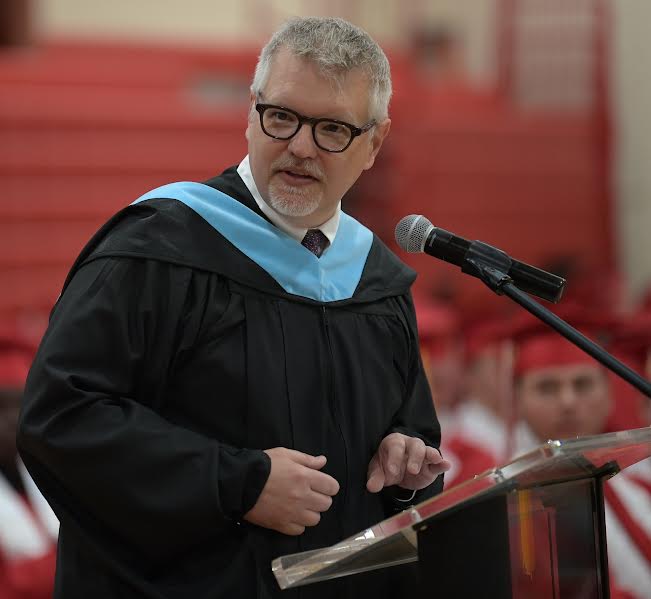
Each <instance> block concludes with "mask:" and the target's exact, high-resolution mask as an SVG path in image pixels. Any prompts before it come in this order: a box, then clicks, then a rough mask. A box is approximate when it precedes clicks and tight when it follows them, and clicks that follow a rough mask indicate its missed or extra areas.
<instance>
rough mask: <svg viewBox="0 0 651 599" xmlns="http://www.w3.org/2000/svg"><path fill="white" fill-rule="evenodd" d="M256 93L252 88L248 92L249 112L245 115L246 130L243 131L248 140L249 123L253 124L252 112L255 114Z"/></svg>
mask: <svg viewBox="0 0 651 599" xmlns="http://www.w3.org/2000/svg"><path fill="white" fill-rule="evenodd" d="M256 99H257V98H256V95H255V94H254V93H253V90H251V91H250V92H249V113H248V115H247V119H246V120H247V126H246V131H245V133H244V137H246V140H247V141H249V135H250V134H249V129H250V128H251V125H252V124H253V120H254V118H253V117H254V114H255V102H256Z"/></svg>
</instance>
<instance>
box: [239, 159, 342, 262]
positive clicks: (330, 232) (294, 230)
mask: <svg viewBox="0 0 651 599" xmlns="http://www.w3.org/2000/svg"><path fill="white" fill-rule="evenodd" d="M237 174H238V175H239V176H240V178H241V179H242V181H244V185H246V187H247V189H248V190H249V191H250V192H251V195H252V196H253V199H254V200H255V202H256V204H257V205H258V207H259V208H260V210H262V213H263V214H264V215H265V216H266V217H267V218H268V219H269V220H270V221H271V222H272V224H274V225H275V226H276V227H278V228H279V229H280V230H281V231H284V232H285V233H287V235H289V236H290V237H293V238H294V239H296V241H298V242H299V243H300V242H301V241H302V240H303V237H305V233H307V228H302V227H297V226H296V225H292V224H291V223H288V222H287V220H286V219H285V218H283V216H282V215H281V214H278V213H277V212H276V211H275V210H274V209H273V208H271V206H269V204H267V202H265V201H264V200H263V199H262V196H261V195H260V192H259V191H258V186H257V185H256V184H255V180H254V179H253V173H252V172H251V165H250V163H249V155H248V154H247V155H246V156H245V157H244V160H242V162H240V165H239V166H238V167H237ZM340 217H341V202H339V204H337V209H336V210H335V213H334V214H333V215H332V216H331V217H330V218H329V219H328V220H327V221H325V222H324V223H322V224H321V225H319V226H318V227H313V228H315V229H320V230H321V232H322V233H323V234H324V235H325V236H326V237H327V238H328V241H329V242H330V245H332V242H333V241H334V240H335V236H336V235H337V229H338V228H339V219H340ZM329 247H330V246H328V248H329ZM328 248H326V249H325V250H324V253H325V252H327V251H328Z"/></svg>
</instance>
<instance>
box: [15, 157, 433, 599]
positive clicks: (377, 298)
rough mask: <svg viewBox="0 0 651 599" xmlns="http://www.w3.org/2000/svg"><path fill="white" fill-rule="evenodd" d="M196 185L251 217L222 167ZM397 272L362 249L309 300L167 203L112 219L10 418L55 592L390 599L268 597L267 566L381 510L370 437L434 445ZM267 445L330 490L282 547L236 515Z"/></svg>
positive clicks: (271, 588) (124, 597) (379, 253)
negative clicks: (333, 295) (351, 279)
mask: <svg viewBox="0 0 651 599" xmlns="http://www.w3.org/2000/svg"><path fill="white" fill-rule="evenodd" d="M207 184H208V185H209V186H212V187H214V188H216V189H220V190H221V191H223V192H225V193H226V194H228V195H229V196H231V197H232V198H235V199H236V200H237V201H238V202H240V203H241V204H244V205H245V206H247V207H248V209H250V210H251V211H253V212H255V213H257V214H260V212H259V209H258V207H257V206H256V204H255V202H254V200H253V198H252V197H251V195H250V194H249V192H248V190H247V189H246V187H245V186H244V185H243V183H242V181H241V179H240V178H239V176H238V175H237V173H236V171H235V169H229V170H228V171H226V172H225V173H223V174H222V175H221V176H219V177H216V178H215V179H213V180H211V181H209V182H207ZM256 218H258V217H256ZM413 279H414V273H413V272H412V271H411V270H409V269H408V268H407V267H405V266H404V265H403V264H402V263H401V262H400V261H399V260H398V259H397V257H396V256H395V255H394V254H392V253H391V252H390V251H389V250H388V249H387V248H386V247H385V246H384V244H382V242H381V241H380V240H379V239H377V238H373V241H372V246H371V248H370V252H369V253H368V257H367V258H366V261H365V264H364V267H363V272H362V275H361V278H360V280H359V283H358V285H357V287H356V288H355V291H354V294H353V295H352V297H350V298H348V299H345V300H339V301H330V302H320V301H316V300H313V299H309V298H306V297H301V296H299V295H295V294H292V293H288V292H287V291H286V290H285V289H284V288H283V287H282V286H281V285H280V284H279V283H278V282H277V281H276V280H275V279H274V278H273V277H272V276H271V275H270V274H268V272H266V271H265V270H264V269H263V268H261V267H260V266H259V265H258V264H256V263H255V262H253V261H252V260H251V259H250V258H249V257H247V256H246V255H245V254H243V253H242V252H241V251H240V250H239V249H238V248H237V247H235V246H234V245H233V244H232V243H231V242H229V241H227V240H226V239H225V237H224V236H222V234H220V233H219V232H217V231H216V230H215V229H214V228H213V227H212V226H211V225H210V224H208V222H206V220H204V219H203V218H202V217H201V216H199V215H198V214H197V213H196V212H195V211H193V210H192V209H190V208H189V207H188V206H186V205H185V204H183V203H182V202H179V201H177V200H173V199H166V198H162V199H150V200H147V201H144V202H142V203H140V204H137V205H133V206H130V207H128V208H126V209H125V210H123V211H121V212H120V213H118V214H117V215H116V216H115V217H113V218H112V219H111V220H110V221H109V222H108V223H107V224H106V225H105V226H104V227H103V228H102V229H101V230H100V231H99V232H98V233H97V234H96V235H95V236H94V237H93V239H92V240H91V241H90V242H89V244H88V245H87V247H86V248H85V249H84V250H83V252H82V254H81V255H80V257H79V258H78V260H77V262H76V263H75V265H74V266H73V268H72V270H71V273H70V275H69V277H68V279H67V281H66V283H65V286H64V290H63V293H62V295H61V297H60V299H59V300H58V302H57V304H56V306H55V308H54V310H53V313H52V316H51V320H50V324H49V327H48V330H47V332H46V334H45V336H44V338H43V341H42V343H41V346H40V349H39V351H38V354H37V356H36V359H35V361H34V364H33V367H32V370H31V372H30V375H29V379H28V382H27V388H26V391H25V400H24V406H23V410H22V414H21V420H20V431H19V437H18V443H19V448H20V452H21V455H22V457H23V459H24V461H25V463H26V465H27V467H28V469H29V470H30V472H31V474H32V475H33V477H34V479H35V480H36V482H37V484H38V485H39V487H40V489H41V490H42V492H43V493H44V495H45V497H46V498H47V499H48V501H49V502H50V503H51V505H52V507H53V508H54V511H55V512H56V514H57V516H58V517H59V519H60V521H61V530H60V536H59V553H58V566H57V578H56V592H55V597H57V598H63V599H77V598H79V599H82V598H83V599H88V598H90V597H93V598H94V599H95V598H96V599H101V598H109V597H110V598H120V599H128V598H131V597H133V598H136V597H138V598H144V597H146V598H179V599H181V598H183V599H188V598H190V597H191V598H192V599H201V598H206V599H208V598H211V599H218V598H222V597H223V598H226V597H228V598H233V597H243V598H248V597H251V598H262V597H276V596H281V597H287V598H291V597H297V596H301V597H319V596H324V597H325V596H328V597H330V596H332V594H333V593H336V594H338V595H339V597H347V596H350V597H353V596H355V597H357V598H359V597H360V596H371V595H368V593H370V592H371V590H370V587H368V586H367V585H369V584H370V585H376V586H377V589H376V590H375V591H373V592H374V593H376V594H375V595H374V596H377V597H384V596H386V597H389V596H394V593H395V592H396V591H395V587H394V586H392V585H394V584H398V583H397V582H396V581H397V580H398V579H399V578H400V575H401V574H402V573H403V569H402V568H401V567H400V568H392V569H389V570H387V571H386V572H385V573H382V574H375V575H373V576H371V575H360V576H354V577H350V578H346V579H340V580H338V581H333V582H329V583H325V584H323V585H316V586H312V587H304V588H303V589H299V590H294V591H285V592H280V591H279V590H278V586H277V584H276V582H275V579H274V578H273V576H272V573H271V569H270V564H271V561H272V559H274V558H275V557H278V556H280V555H284V554H289V553H295V552H299V551H305V550H308V549H314V548H320V547H324V546H328V545H331V544H334V543H336V542H338V541H340V540H343V539H344V538H346V537H349V536H351V535H353V534H355V533H357V532H359V531H361V530H363V529H365V528H367V527H369V526H371V525H373V524H374V523H376V522H378V521H380V520H382V519H384V518H386V517H387V516H389V515H391V514H392V513H394V512H395V510H396V509H397V508H398V506H399V505H400V504H398V503H397V502H396V501H395V492H396V491H399V490H397V489H395V488H394V489H391V488H390V489H385V490H384V491H383V492H381V493H379V494H371V493H369V492H368V491H366V488H365V485H366V477H367V468H368V463H369V461H370V459H371V457H372V456H373V454H374V453H375V451H376V449H377V447H378V445H379V443H380V441H381V440H382V439H383V438H384V437H385V436H386V435H387V434H388V433H390V432H393V431H398V432H404V433H406V434H409V435H414V436H419V437H421V438H422V439H424V440H425V442H426V443H428V444H429V445H432V446H435V447H438V445H439V440H440V431H439V425H438V422H437V420H436V416H435V414H434V409H433V406H432V400H431V396H430V392H429V389H428V386H427V383H426V379H425V376H424V374H423V370H422V366H421V363H420V358H419V353H418V341H417V333H416V323H415V316H414V309H413V305H412V301H411V297H410V294H409V288H410V285H411V283H412V282H413ZM281 446H282V447H288V448H293V449H296V450H299V451H302V452H306V453H309V454H313V455H319V454H324V455H326V456H327V458H328V463H327V465H326V466H325V468H324V471H325V472H327V473H328V474H330V475H332V476H333V477H334V478H336V479H337V481H338V482H339V484H340V486H341V490H340V491H339V493H338V494H337V496H336V497H335V498H334V501H333V504H332V507H331V508H330V509H329V510H328V511H327V512H325V513H324V514H323V515H322V520H321V522H320V523H319V524H318V525H317V526H315V527H312V528H308V529H306V531H305V533H304V534H303V535H301V536H297V537H290V536H285V535H282V534H280V533H277V532H275V531H272V530H268V529H264V528H260V527H256V526H254V525H251V524H249V523H247V522H246V521H244V520H243V519H242V516H243V515H244V514H245V513H246V512H247V511H248V510H249V509H250V508H251V507H252V506H253V505H254V504H255V502H256V500H257V497H258V495H259V493H260V492H261V490H262V488H263V486H264V484H265V482H266V479H267V477H268V473H269V468H270V462H269V459H268V457H267V455H266V454H265V453H264V452H263V451H262V450H263V449H265V448H272V447H281ZM441 487H442V480H441V477H439V479H438V480H437V481H436V482H435V483H434V484H432V485H431V486H430V487H428V488H427V489H424V490H422V491H420V492H419V493H418V494H417V497H416V500H420V499H424V498H427V497H428V496H431V495H434V494H435V493H437V492H439V491H440V489H441ZM403 505H404V504H403ZM378 593H379V594H378Z"/></svg>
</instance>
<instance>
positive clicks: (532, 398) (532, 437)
mask: <svg viewBox="0 0 651 599" xmlns="http://www.w3.org/2000/svg"><path fill="white" fill-rule="evenodd" d="M570 324H573V323H572V322H570ZM574 326H578V323H574ZM584 334H587V336H588V337H591V338H595V334H594V332H592V333H591V332H589V331H588V332H586V333H584ZM515 340H516V357H515V363H514V380H515V405H516V409H517V412H518V414H519V423H518V426H517V427H516V431H515V433H516V434H515V454H516V455H519V454H522V453H525V452H526V451H529V450H531V449H533V448H534V447H535V446H537V445H540V444H541V443H543V442H545V441H547V440H548V439H568V438H574V437H579V436H589V435H598V434H601V433H604V432H606V428H607V422H608V417H609V414H610V412H611V410H613V409H617V407H616V403H617V398H616V397H613V396H612V395H611V389H610V384H609V378H608V376H607V373H606V372H605V370H604V368H603V367H602V366H601V365H600V364H598V363H597V362H596V361H595V360H594V359H593V358H591V357H590V356H588V355H587V354H586V353H585V352H583V351H582V350H580V349H578V348H577V347H576V346H574V345H573V344H571V343H570V342H568V341H566V340H565V339H564V338H563V337H561V336H560V335H557V334H556V333H554V332H550V331H549V329H546V328H544V325H542V324H540V325H538V323H533V324H531V325H530V326H528V327H524V328H522V329H520V330H519V331H518V332H517V334H516V335H515ZM604 495H605V511H606V530H607V545H608V559H609V566H610V574H611V582H612V583H613V585H614V586H615V587H616V588H617V589H619V590H620V591H622V592H625V593H629V594H630V595H631V596H634V597H636V598H638V599H645V598H648V597H649V589H651V495H649V493H648V492H647V491H646V490H645V489H644V488H643V487H641V486H640V485H639V484H637V483H636V482H635V481H634V480H633V479H632V478H631V477H630V476H629V475H628V469H626V470H624V471H622V472H621V473H619V474H618V475H617V476H615V477H614V478H612V479H611V480H609V481H608V482H607V483H606V484H605V486H604Z"/></svg>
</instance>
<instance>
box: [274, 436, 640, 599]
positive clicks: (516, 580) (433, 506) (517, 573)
mask: <svg viewBox="0 0 651 599" xmlns="http://www.w3.org/2000/svg"><path fill="white" fill-rule="evenodd" d="M649 456H651V428H643V429H636V430H630V431H622V432H618V433H609V434H605V435H596V436H593V437H583V438H577V439H572V440H567V441H548V442H547V443H546V444H544V445H541V446H540V447H538V448H537V449H535V450H533V451H531V452H529V453H527V454H525V455H523V456H521V457H519V458H518V459H516V460H514V461H512V462H510V463H508V464H506V465H504V466H502V467H500V468H494V469H493V470H489V471H486V472H485V473H483V474H481V475H479V476H477V477H475V478H474V479H473V480H471V481H468V482H466V483H464V484H461V485H459V486H457V487H453V488H452V489H450V490H448V491H445V492H443V493H441V494H440V495H438V496H436V497H434V498H432V499H430V500H428V501H425V502H423V503H421V504H419V505H415V506H413V507H411V508H409V509H408V510H405V511H404V512H401V513H399V514H397V515H396V516H393V517H392V518H389V519H388V520H385V521H383V522H380V523H378V524H376V525H375V526H373V527H372V528H369V529H367V530H364V531H362V532H360V533H359V534H358V535H356V536H354V537H351V538H349V539H346V540H345V541H342V542H340V543H338V544H336V545H334V546H332V547H327V548H325V549H320V550H316V551H308V552H305V553H297V554H293V555H286V556H283V557H280V558H278V559H276V560H274V562H273V565H272V568H273V572H274V575H275V576H276V579H277V580H278V583H279V585H280V587H281V588H282V589H285V588H292V587H297V586H301V585H307V584H313V583H318V582H319V581H323V580H328V579H331V578H336V577H340V576H348V575H352V574H356V573H359V572H365V571H369V570H374V569H378V568H386V567H389V566H393V565H398V564H405V563H409V562H416V561H417V562H419V572H420V588H421V589H422V594H421V595H420V596H423V597H425V596H429V595H430V594H431V589H432V588H436V596H438V597H475V596H476V597H480V596H486V595H485V593H486V590H487V589H490V597H492V598H495V599H498V598H502V597H504V598H507V597H514V598H518V599H520V598H522V599H524V598H526V599H535V598H537V597H541V598H542V597H545V598H547V597H552V598H566V597H570V598H571V597H595V598H601V597H608V596H609V591H608V562H607V557H606V535H605V522H604V505H603V482H604V480H605V479H607V478H609V477H611V476H614V475H615V474H617V472H619V471H620V470H623V469H624V468H627V467H628V466H631V465H632V464H634V463H636V462H639V461H640V460H643V459H645V458H648V457H649ZM427 589H430V592H429V593H428V592H427Z"/></svg>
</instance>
